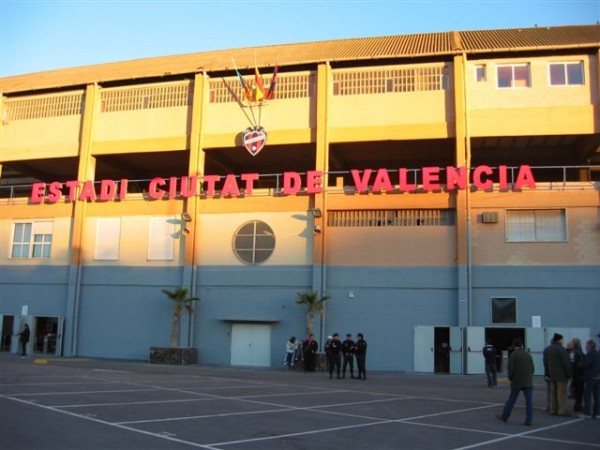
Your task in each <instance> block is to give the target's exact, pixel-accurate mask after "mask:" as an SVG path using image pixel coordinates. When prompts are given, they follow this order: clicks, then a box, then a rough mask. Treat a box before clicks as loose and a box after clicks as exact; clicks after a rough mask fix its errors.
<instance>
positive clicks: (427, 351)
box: [413, 325, 435, 373]
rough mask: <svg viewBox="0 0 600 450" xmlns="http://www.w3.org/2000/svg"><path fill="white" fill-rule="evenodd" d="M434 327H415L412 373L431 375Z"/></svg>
mask: <svg viewBox="0 0 600 450" xmlns="http://www.w3.org/2000/svg"><path fill="white" fill-rule="evenodd" d="M434 333H435V328H434V327H428V326H420V325H417V326H415V329H414V341H413V342H414V371H415V372H427V373H433V371H434V361H435V352H434V350H433V348H434V341H435V338H434Z"/></svg>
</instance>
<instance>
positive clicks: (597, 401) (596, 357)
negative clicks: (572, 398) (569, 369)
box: [579, 339, 600, 419]
mask: <svg viewBox="0 0 600 450" xmlns="http://www.w3.org/2000/svg"><path fill="white" fill-rule="evenodd" d="M585 349H586V351H587V353H586V354H585V358H584V360H583V363H582V364H581V368H582V369H583V375H584V377H585V391H584V394H583V414H581V415H580V416H579V417H584V418H586V419H591V418H594V419H600V352H599V351H598V350H596V343H595V342H594V341H593V340H592V339H590V340H589V341H587V343H586V345H585ZM592 401H593V403H594V408H593V410H592Z"/></svg>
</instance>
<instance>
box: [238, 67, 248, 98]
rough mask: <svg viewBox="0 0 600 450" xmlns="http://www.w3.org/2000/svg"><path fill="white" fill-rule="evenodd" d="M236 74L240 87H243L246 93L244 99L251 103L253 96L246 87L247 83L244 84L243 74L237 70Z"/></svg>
mask: <svg viewBox="0 0 600 450" xmlns="http://www.w3.org/2000/svg"><path fill="white" fill-rule="evenodd" d="M235 73H237V76H238V80H239V81H240V86H241V87H242V90H243V91H244V97H246V100H248V101H251V100H252V96H251V95H250V88H249V87H248V86H247V85H246V83H244V79H243V78H242V74H241V73H240V72H239V71H238V70H237V68H236V69H235Z"/></svg>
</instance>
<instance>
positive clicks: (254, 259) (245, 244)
mask: <svg viewBox="0 0 600 450" xmlns="http://www.w3.org/2000/svg"><path fill="white" fill-rule="evenodd" d="M274 250H275V233H273V230H272V229H271V227H270V226H269V225H267V224H266V223H264V222H261V221H259V220H253V221H252V222H248V223H245V224H244V225H242V226H241V227H240V228H239V229H238V230H237V231H236V232H235V235H234V238H233V252H234V253H235V255H236V256H237V257H238V259H239V260H240V261H242V262H243V263H246V264H260V263H262V262H264V261H266V260H267V259H268V258H269V257H270V256H271V254H272V253H273V251H274Z"/></svg>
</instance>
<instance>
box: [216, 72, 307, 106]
mask: <svg viewBox="0 0 600 450" xmlns="http://www.w3.org/2000/svg"><path fill="white" fill-rule="evenodd" d="M272 80H273V78H272V77H263V81H264V83H263V84H264V88H265V90H267V91H268V90H269V88H270V87H271V82H272ZM244 83H245V84H246V86H248V88H249V89H250V91H253V90H254V76H252V77H251V78H250V77H249V78H244ZM209 89H210V96H209V99H210V103H233V102H237V101H238V100H241V99H243V98H244V92H243V90H242V87H241V86H240V82H239V79H238V78H237V77H235V78H233V77H232V78H222V79H220V80H218V79H215V80H211V81H210V83H209ZM313 92H314V76H313V75H309V74H303V75H281V74H279V75H277V87H276V89H275V96H274V97H273V99H274V100H285V99H290V98H306V97H312V96H313Z"/></svg>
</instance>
